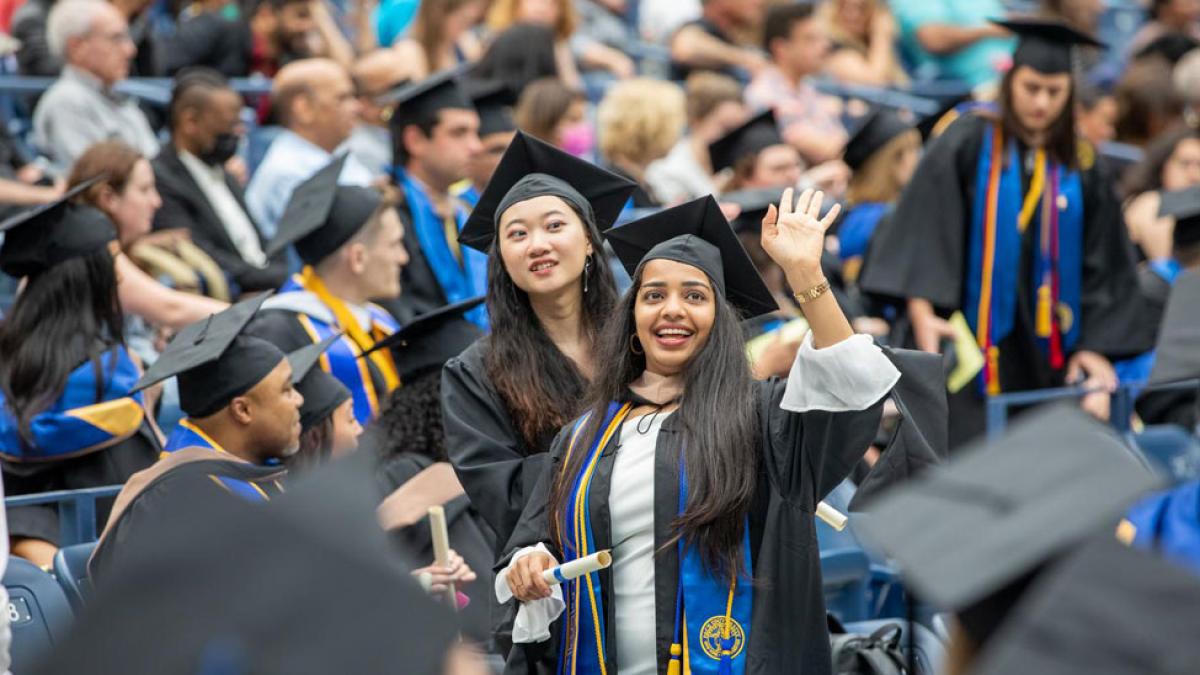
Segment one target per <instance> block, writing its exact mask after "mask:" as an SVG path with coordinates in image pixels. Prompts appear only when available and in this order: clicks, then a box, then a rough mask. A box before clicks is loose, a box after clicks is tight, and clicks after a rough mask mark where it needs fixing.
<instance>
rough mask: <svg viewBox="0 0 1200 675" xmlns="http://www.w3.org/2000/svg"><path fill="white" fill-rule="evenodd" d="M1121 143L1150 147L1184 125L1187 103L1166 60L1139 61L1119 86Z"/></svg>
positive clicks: (1145, 59)
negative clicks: (1167, 133)
mask: <svg viewBox="0 0 1200 675" xmlns="http://www.w3.org/2000/svg"><path fill="white" fill-rule="evenodd" d="M1113 96H1115V97H1116V99H1117V139H1116V140H1118V141H1120V142H1121V143H1127V144H1129V145H1136V146H1138V147H1140V148H1144V147H1146V146H1148V145H1149V144H1150V143H1151V142H1153V141H1154V139H1156V138H1158V137H1159V136H1160V135H1162V134H1163V133H1165V132H1166V131H1167V130H1168V129H1170V128H1171V127H1173V126H1175V125H1177V124H1179V123H1180V122H1182V121H1183V100H1182V99H1181V98H1180V96H1179V92H1178V91H1176V90H1175V85H1174V83H1173V82H1172V80H1171V67H1170V64H1169V62H1168V61H1167V60H1166V59H1165V58H1163V57H1162V56H1157V55H1154V56H1147V57H1145V58H1140V59H1135V60H1134V61H1133V63H1131V64H1129V67H1128V68H1127V69H1126V70H1125V73H1124V75H1122V77H1121V81H1120V82H1118V83H1117V86H1116V89H1115V90H1114V92H1113Z"/></svg>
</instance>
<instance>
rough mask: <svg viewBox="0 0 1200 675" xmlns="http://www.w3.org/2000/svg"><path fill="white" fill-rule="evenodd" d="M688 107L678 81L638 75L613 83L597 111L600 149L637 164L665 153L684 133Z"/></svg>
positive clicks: (606, 153)
mask: <svg viewBox="0 0 1200 675" xmlns="http://www.w3.org/2000/svg"><path fill="white" fill-rule="evenodd" d="M685 109H686V102H685V100H684V96H683V90H682V89H681V88H680V87H679V85H677V84H672V83H670V82H664V81H662V80H651V79H648V78H643V77H638V78H634V79H632V80H624V81H622V82H619V83H617V84H615V85H613V87H612V88H611V89H609V90H608V93H607V94H605V95H604V99H603V100H601V101H600V107H599V109H598V110H597V111H596V120H597V125H598V126H599V131H600V152H601V153H602V154H603V155H604V156H605V157H606V158H608V159H610V160H611V159H613V158H614V157H622V158H624V159H626V160H628V161H630V162H633V163H635V164H649V163H650V162H652V161H654V160H656V159H658V158H660V157H663V156H665V155H666V154H667V153H668V152H670V150H671V148H672V147H673V146H674V145H675V143H677V142H678V141H679V137H680V136H681V135H682V134H683V127H684V124H685V122H686V120H685Z"/></svg>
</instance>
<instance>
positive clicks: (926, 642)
mask: <svg viewBox="0 0 1200 675" xmlns="http://www.w3.org/2000/svg"><path fill="white" fill-rule="evenodd" d="M890 623H892V624H897V625H899V626H900V631H901V637H900V648H901V649H902V650H903V651H904V654H905V656H907V655H908V633H907V631H906V628H907V627H908V622H907V621H897V620H895V619H874V620H872V621H857V622H854V623H847V624H844V625H845V627H846V632H847V633H861V634H863V635H870V634H871V633H874V632H875V631H876V630H878V629H879V628H881V627H883V626H885V625H887V624H890ZM915 637H916V640H915V641H914V643H913V645H914V648H915V649H914V651H915V653H916V658H915V661H916V670H917V673H916V675H934V673H940V672H942V664H943V663H944V662H945V660H946V645H945V643H943V642H942V641H941V640H939V639H938V637H937V636H936V635H934V633H933V631H931V630H929V629H928V628H926V627H925V626H922V625H921V624H919V623H918V624H917V632H916V635H915Z"/></svg>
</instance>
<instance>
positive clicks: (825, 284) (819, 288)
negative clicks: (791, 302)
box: [792, 279, 829, 305]
mask: <svg viewBox="0 0 1200 675" xmlns="http://www.w3.org/2000/svg"><path fill="white" fill-rule="evenodd" d="M828 292H829V280H828V279H826V280H825V281H822V282H821V283H819V284H817V285H816V286H813V287H812V288H809V289H807V290H803V291H800V292H799V293H793V294H792V296H793V297H795V298H796V302H798V303H800V304H802V305H803V304H804V303H806V302H811V301H813V300H816V299H817V298H819V297H821V296H822V295H825V294H826V293H828Z"/></svg>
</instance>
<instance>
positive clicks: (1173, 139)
mask: <svg viewBox="0 0 1200 675" xmlns="http://www.w3.org/2000/svg"><path fill="white" fill-rule="evenodd" d="M1189 138H1190V139H1194V140H1200V130H1197V129H1193V128H1191V127H1189V126H1187V125H1180V126H1178V127H1175V128H1174V129H1172V130H1171V131H1169V132H1167V133H1166V134H1163V135H1162V136H1159V137H1158V138H1157V139H1156V140H1155V141H1154V142H1153V143H1151V144H1150V146H1149V147H1147V148H1146V154H1145V155H1144V156H1143V157H1142V161H1140V162H1138V163H1137V164H1135V165H1133V166H1131V167H1129V169H1128V170H1127V171H1126V173H1125V178H1124V180H1122V181H1121V197H1122V198H1123V199H1129V198H1131V197H1136V196H1138V195H1140V194H1142V193H1143V192H1150V191H1151V190H1161V189H1162V172H1163V167H1165V166H1166V165H1167V162H1168V161H1169V160H1170V159H1171V155H1174V154H1175V148H1176V147H1177V146H1178V145H1179V144H1180V143H1182V142H1184V141H1185V140H1187V139H1189Z"/></svg>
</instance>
